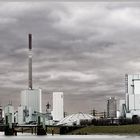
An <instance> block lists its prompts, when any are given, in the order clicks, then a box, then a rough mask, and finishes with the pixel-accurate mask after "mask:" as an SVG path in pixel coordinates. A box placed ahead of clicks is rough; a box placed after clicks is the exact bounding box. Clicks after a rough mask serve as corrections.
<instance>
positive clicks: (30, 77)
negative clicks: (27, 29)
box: [28, 34, 32, 89]
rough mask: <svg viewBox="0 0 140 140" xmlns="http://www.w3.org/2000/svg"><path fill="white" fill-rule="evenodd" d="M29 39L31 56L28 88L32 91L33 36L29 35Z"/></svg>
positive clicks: (29, 56)
mask: <svg viewBox="0 0 140 140" xmlns="http://www.w3.org/2000/svg"><path fill="white" fill-rule="evenodd" d="M28 39H29V55H28V63H29V66H28V70H29V73H28V74H29V75H28V76H29V79H28V80H29V81H28V82H29V83H28V88H29V89H32V34H29V35H28Z"/></svg>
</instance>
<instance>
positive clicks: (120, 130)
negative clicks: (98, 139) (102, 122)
mask: <svg viewBox="0 0 140 140" xmlns="http://www.w3.org/2000/svg"><path fill="white" fill-rule="evenodd" d="M69 134H88V135H90V134H137V135H140V125H119V126H93V125H92V126H88V127H84V128H81V129H77V130H75V131H72V132H71V133H69Z"/></svg>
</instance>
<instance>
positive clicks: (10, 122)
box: [0, 34, 140, 135]
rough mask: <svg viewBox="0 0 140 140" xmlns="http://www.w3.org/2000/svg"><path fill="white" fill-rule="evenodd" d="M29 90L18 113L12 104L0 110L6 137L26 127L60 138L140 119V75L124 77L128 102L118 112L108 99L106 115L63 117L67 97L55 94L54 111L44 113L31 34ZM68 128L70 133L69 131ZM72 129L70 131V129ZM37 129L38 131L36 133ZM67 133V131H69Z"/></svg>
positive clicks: (98, 113)
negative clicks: (55, 129) (35, 77)
mask: <svg viewBox="0 0 140 140" xmlns="http://www.w3.org/2000/svg"><path fill="white" fill-rule="evenodd" d="M28 41H29V44H28V46H29V47H28V49H29V50H28V89H25V90H22V91H21V94H20V105H19V106H18V110H17V111H15V109H14V106H12V103H9V104H8V105H6V106H5V107H4V108H2V106H0V124H2V125H1V129H3V128H4V129H3V131H5V135H14V133H15V132H17V131H19V129H21V130H22V131H23V127H28V128H31V129H32V133H33V132H35V133H37V135H45V134H46V131H47V127H59V128H60V134H64V132H65V133H66V132H67V131H68V130H73V129H76V128H79V127H83V126H86V125H91V124H93V125H114V124H121V123H120V122H121V121H120V118H121V119H130V120H132V122H134V121H135V122H136V120H138V119H139V117H140V75H139V74H137V75H136V74H134V75H127V74H126V75H125V100H122V99H121V100H120V101H119V105H118V106H119V107H118V109H117V99H116V97H109V98H108V99H107V104H106V112H98V111H97V110H95V109H94V110H93V111H92V114H87V113H83V112H78V113H75V114H70V115H67V116H65V117H64V93H63V92H60V91H58V92H56V91H55V92H53V93H52V97H53V99H52V106H53V107H52V109H51V108H50V106H51V105H50V104H49V102H48V104H47V105H46V112H42V89H40V88H38V89H34V87H33V80H32V34H29V35H28ZM66 127H67V129H66ZM68 128H70V129H68ZM34 129H35V130H34ZM66 130H67V131H66Z"/></svg>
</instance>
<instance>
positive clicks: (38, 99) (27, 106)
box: [18, 34, 42, 124]
mask: <svg viewBox="0 0 140 140" xmlns="http://www.w3.org/2000/svg"><path fill="white" fill-rule="evenodd" d="M28 38H29V54H28V64H29V65H28V70H29V71H28V74H29V75H28V78H29V79H28V89H26V90H23V91H21V105H20V106H19V107H18V124H24V123H30V122H36V121H37V116H36V114H35V112H40V113H41V112H42V91H41V89H33V86H32V83H33V82H32V34H29V36H28Z"/></svg>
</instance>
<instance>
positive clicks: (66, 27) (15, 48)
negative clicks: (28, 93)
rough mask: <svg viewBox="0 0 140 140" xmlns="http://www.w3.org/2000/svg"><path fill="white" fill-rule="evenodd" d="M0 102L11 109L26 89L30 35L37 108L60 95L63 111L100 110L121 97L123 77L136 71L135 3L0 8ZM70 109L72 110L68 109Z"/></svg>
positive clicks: (139, 22) (139, 48)
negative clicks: (40, 96) (40, 93)
mask: <svg viewBox="0 0 140 140" xmlns="http://www.w3.org/2000/svg"><path fill="white" fill-rule="evenodd" d="M0 5H1V8H0V103H1V105H3V106H4V105H6V104H7V103H8V102H9V100H12V101H13V105H14V106H15V107H17V106H18V105H19V104H20V92H21V90H23V89H27V88H28V87H27V85H28V57H27V56H28V38H27V37H28V36H27V35H28V33H32V34H33V87H34V88H38V87H40V88H42V89H43V108H45V104H46V103H47V102H48V100H51V97H50V96H51V95H50V94H51V93H52V92H53V91H63V92H64V103H65V111H67V112H70V113H71V112H78V111H83V112H89V111H90V110H91V109H92V108H96V109H97V110H100V111H102V110H104V109H106V100H107V97H109V96H116V97H117V98H118V99H120V98H124V97H125V93H124V89H125V87H124V85H125V84H124V75H125V74H126V73H128V74H129V73H130V74H132V73H139V72H140V55H139V54H140V9H139V6H140V5H139V4H138V3H135V4H133V5H128V4H121V3H120V4H118V3H117V4H115V3H114V4H112V3H106V4H105V3H104V4H103V3H94V2H91V3H88V2H87V3H85V2H84V3H80V2H77V3H76V2H73V3H72V2H54V3H52V2H27V3H26V2H19V3H18V2H3V3H2V2H1V3H0ZM72 105H74V106H72Z"/></svg>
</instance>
